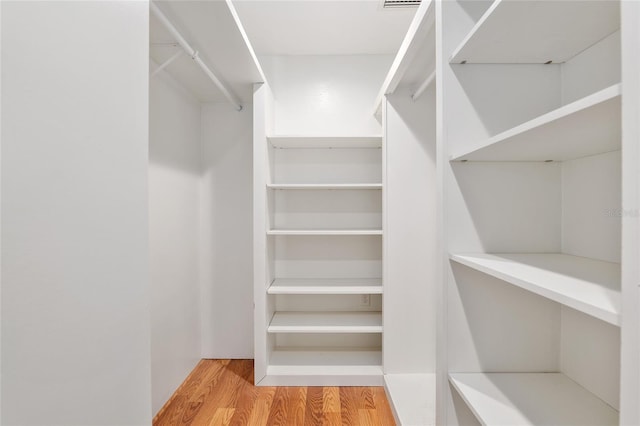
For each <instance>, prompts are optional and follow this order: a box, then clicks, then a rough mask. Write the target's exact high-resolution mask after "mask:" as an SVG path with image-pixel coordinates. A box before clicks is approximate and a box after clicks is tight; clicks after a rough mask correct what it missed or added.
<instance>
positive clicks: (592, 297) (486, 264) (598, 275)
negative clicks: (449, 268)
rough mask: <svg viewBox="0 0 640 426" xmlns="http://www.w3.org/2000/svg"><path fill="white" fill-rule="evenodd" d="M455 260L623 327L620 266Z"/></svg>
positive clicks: (526, 258)
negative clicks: (621, 321)
mask: <svg viewBox="0 0 640 426" xmlns="http://www.w3.org/2000/svg"><path fill="white" fill-rule="evenodd" d="M450 258H451V260H453V261H455V262H458V263H460V264H463V265H466V266H468V267H470V268H473V269H476V270H478V271H480V272H483V273H485V274H488V275H491V276H493V277H496V278H498V279H501V280H504V281H506V282H508V283H510V284H513V285H515V286H518V287H520V288H523V289H525V290H528V291H530V292H532V293H535V294H538V295H540V296H543V297H546V298H548V299H551V300H553V301H555V302H558V303H561V304H563V305H566V306H568V307H570V308H573V309H575V310H578V311H580V312H583V313H585V314H587V315H591V316H593V317H595V318H598V319H600V320H602V321H605V322H608V323H610V324H613V325H616V326H619V325H620V309H621V298H620V264H618V263H611V262H603V261H600V260H594V259H588V258H585V257H577V256H570V255H566V254H560V253H544V254H537V253H526V254H525V253H518V254H514V253H509V254H486V253H476V254H458V253H454V254H451V255H450Z"/></svg>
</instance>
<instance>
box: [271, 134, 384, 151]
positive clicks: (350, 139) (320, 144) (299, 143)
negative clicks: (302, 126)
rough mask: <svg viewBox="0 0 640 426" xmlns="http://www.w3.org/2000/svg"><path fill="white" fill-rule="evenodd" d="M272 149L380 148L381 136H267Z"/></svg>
mask: <svg viewBox="0 0 640 426" xmlns="http://www.w3.org/2000/svg"><path fill="white" fill-rule="evenodd" d="M267 140H268V141H269V143H271V145H272V146H273V147H274V148H381V147H382V136H381V135H368V136H302V135H279V136H267Z"/></svg>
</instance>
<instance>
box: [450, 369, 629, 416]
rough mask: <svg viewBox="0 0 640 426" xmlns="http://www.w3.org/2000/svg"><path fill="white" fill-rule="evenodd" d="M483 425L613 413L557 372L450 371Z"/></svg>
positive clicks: (464, 397)
mask: <svg viewBox="0 0 640 426" xmlns="http://www.w3.org/2000/svg"><path fill="white" fill-rule="evenodd" d="M449 381H450V383H451V384H452V385H453V387H454V388H455V389H456V390H457V392H458V393H459V394H460V396H461V397H462V399H463V400H464V401H465V402H466V403H467V405H468V406H469V408H470V409H471V411H472V412H473V413H474V415H475V416H476V417H477V419H478V421H480V423H481V424H483V425H492V426H493V425H495V426H501V425H503V426H513V425H532V426H533V425H536V426H540V425H549V426H551V425H566V426H570V425H573V426H588V425H593V426H604V425H617V424H618V412H617V411H616V410H614V409H613V408H611V407H610V406H609V405H607V404H605V403H604V402H603V401H602V400H600V399H599V398H597V397H596V396H594V395H593V394H591V393H590V392H589V391H587V390H586V389H584V388H583V387H581V386H579V385H577V384H576V383H575V382H573V381H572V380H571V379H569V378H568V377H566V376H565V375H563V374H560V373H485V374H482V373H451V374H449Z"/></svg>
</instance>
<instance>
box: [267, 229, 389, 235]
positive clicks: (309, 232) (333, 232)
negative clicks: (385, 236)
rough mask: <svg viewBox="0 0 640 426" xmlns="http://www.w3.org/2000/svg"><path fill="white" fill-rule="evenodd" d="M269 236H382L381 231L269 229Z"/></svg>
mask: <svg viewBox="0 0 640 426" xmlns="http://www.w3.org/2000/svg"><path fill="white" fill-rule="evenodd" d="M267 235H382V230H381V229H269V230H268V231H267Z"/></svg>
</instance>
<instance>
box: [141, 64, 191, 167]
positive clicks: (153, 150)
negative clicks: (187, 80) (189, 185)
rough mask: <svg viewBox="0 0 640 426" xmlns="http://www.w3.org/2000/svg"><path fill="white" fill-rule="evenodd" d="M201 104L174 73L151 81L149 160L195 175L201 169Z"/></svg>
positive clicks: (161, 74)
mask: <svg viewBox="0 0 640 426" xmlns="http://www.w3.org/2000/svg"><path fill="white" fill-rule="evenodd" d="M199 145H200V103H199V102H198V100H196V99H195V98H194V97H193V96H192V95H191V94H190V93H189V92H187V91H186V90H185V89H184V88H182V87H181V86H180V85H179V84H178V83H176V82H175V80H173V79H172V78H171V77H170V76H168V75H166V74H164V73H160V74H158V75H156V76H155V77H153V78H152V79H151V80H150V82H149V162H150V163H151V164H152V165H156V164H157V165H162V166H166V167H168V168H170V169H175V170H179V171H182V172H186V173H189V174H193V175H199V174H200V171H201V168H200V146H199Z"/></svg>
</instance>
